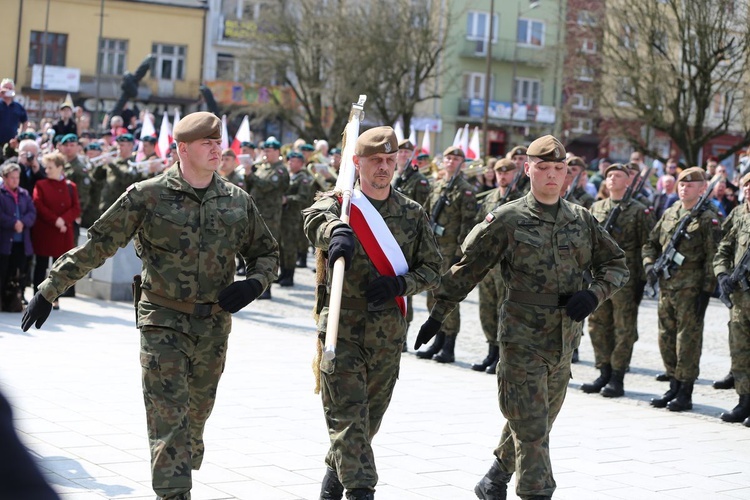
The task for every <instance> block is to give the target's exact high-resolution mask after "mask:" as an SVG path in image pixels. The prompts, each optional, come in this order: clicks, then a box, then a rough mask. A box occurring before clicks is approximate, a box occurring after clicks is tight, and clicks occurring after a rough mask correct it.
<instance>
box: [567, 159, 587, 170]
mask: <svg viewBox="0 0 750 500" xmlns="http://www.w3.org/2000/svg"><path fill="white" fill-rule="evenodd" d="M566 163H567V164H568V166H569V167H581V168H582V169H584V170H586V169H587V168H588V165H586V160H584V159H583V158H581V157H580V156H571V157H570V158H568V160H567V161H566Z"/></svg>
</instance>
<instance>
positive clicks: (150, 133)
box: [135, 112, 156, 161]
mask: <svg viewBox="0 0 750 500" xmlns="http://www.w3.org/2000/svg"><path fill="white" fill-rule="evenodd" d="M144 137H156V128H154V122H153V121H152V120H151V113H149V112H145V113H143V123H142V124H141V136H140V137H139V139H140V141H138V152H137V153H136V155H135V161H142V160H143V159H144V158H145V157H146V153H144V152H143V138H144Z"/></svg>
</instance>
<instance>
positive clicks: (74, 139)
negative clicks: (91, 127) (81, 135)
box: [60, 134, 78, 144]
mask: <svg viewBox="0 0 750 500" xmlns="http://www.w3.org/2000/svg"><path fill="white" fill-rule="evenodd" d="M69 142H78V136H77V135H75V134H65V135H64V136H62V139H60V144H67V143H69Z"/></svg>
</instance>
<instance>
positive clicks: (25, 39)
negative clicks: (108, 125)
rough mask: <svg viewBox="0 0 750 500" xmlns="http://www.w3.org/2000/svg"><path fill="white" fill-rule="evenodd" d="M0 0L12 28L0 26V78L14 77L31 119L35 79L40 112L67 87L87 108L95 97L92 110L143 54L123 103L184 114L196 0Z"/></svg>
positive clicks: (199, 14) (197, 70) (196, 78)
mask: <svg viewBox="0 0 750 500" xmlns="http://www.w3.org/2000/svg"><path fill="white" fill-rule="evenodd" d="M3 4H4V8H3V13H4V15H5V16H6V24H7V25H8V26H12V28H9V29H7V30H0V43H2V46H3V47H4V51H3V52H4V53H5V55H6V56H5V57H3V58H0V78H13V79H14V80H15V83H16V93H17V95H18V100H19V102H21V103H22V104H24V106H25V107H26V108H27V111H28V112H29V116H30V118H32V119H33V118H37V119H38V118H39V117H40V116H41V113H40V109H39V108H40V106H39V102H40V97H42V96H41V94H42V92H41V90H40V89H41V87H42V81H44V89H45V90H44V92H43V94H44V95H43V99H44V115H45V116H54V115H55V114H56V111H57V108H58V105H59V103H60V102H61V101H62V100H63V99H64V97H65V95H66V94H67V93H70V94H71V96H72V97H73V100H74V102H75V103H76V105H82V106H83V107H84V109H86V110H87V111H91V112H93V111H94V110H95V109H96V97H97V96H99V98H100V108H101V109H102V110H103V111H105V112H106V111H107V110H109V109H111V108H112V106H113V105H114V103H115V101H116V100H117V99H118V98H119V97H120V94H121V90H120V84H121V82H122V76H123V74H124V73H125V72H126V71H130V72H135V71H136V69H137V68H138V66H139V65H140V64H141V62H142V61H143V60H144V59H145V58H146V57H147V56H148V55H149V54H153V55H154V61H153V62H152V63H151V65H150V70H149V72H148V73H147V74H146V76H145V77H144V78H143V79H142V80H141V82H140V84H139V86H138V92H137V96H136V97H135V98H134V99H132V100H131V103H132V102H133V101H134V102H135V103H136V104H138V106H139V107H141V108H143V107H147V108H149V109H151V110H152V111H157V112H158V111H160V110H164V109H170V110H172V109H173V108H175V107H179V108H180V109H181V110H182V111H183V112H186V111H191V109H190V106H189V105H190V104H191V103H194V102H196V101H197V100H198V98H199V95H200V94H199V90H198V88H199V85H200V83H201V75H202V70H203V68H202V61H203V42H204V32H205V26H204V23H205V17H206V5H205V3H204V2H200V1H199V0H161V1H160V0H148V1H137V0H136V1H122V0H103V1H102V0H52V1H47V0H4V2H3ZM47 19H48V21H47V23H46V24H47V27H46V33H47V34H46V36H45V21H46V20H47ZM100 21H101V22H102V24H101V43H100V41H99V36H100ZM45 40H46V43H44V41H45ZM43 61H46V64H42V62H43ZM42 67H44V71H42ZM42 73H43V74H44V77H42Z"/></svg>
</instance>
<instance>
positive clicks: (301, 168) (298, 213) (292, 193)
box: [279, 151, 315, 286]
mask: <svg viewBox="0 0 750 500" xmlns="http://www.w3.org/2000/svg"><path fill="white" fill-rule="evenodd" d="M286 160H287V163H288V165H289V174H290V175H291V177H290V179H289V188H288V189H287V191H286V194H285V195H284V197H283V198H282V203H283V207H282V212H281V227H283V228H284V231H283V232H282V234H281V241H280V242H279V243H280V246H281V273H280V274H279V285H281V286H294V268H295V267H296V264H297V257H298V255H297V254H298V253H299V248H300V247H302V246H303V245H305V246H304V248H306V244H307V238H306V237H305V233H304V231H303V229H302V210H303V209H305V208H307V207H309V206H310V205H311V204H312V202H313V197H314V195H315V193H314V192H313V178H312V176H311V175H310V173H309V172H308V171H307V170H306V169H305V164H304V161H305V157H304V156H303V155H302V154H301V153H298V152H296V151H292V152H290V153H289V154H288V155H287V156H286Z"/></svg>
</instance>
